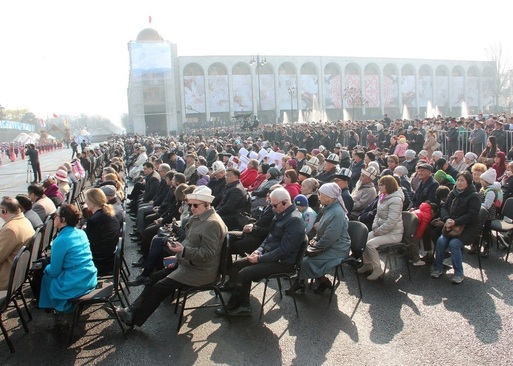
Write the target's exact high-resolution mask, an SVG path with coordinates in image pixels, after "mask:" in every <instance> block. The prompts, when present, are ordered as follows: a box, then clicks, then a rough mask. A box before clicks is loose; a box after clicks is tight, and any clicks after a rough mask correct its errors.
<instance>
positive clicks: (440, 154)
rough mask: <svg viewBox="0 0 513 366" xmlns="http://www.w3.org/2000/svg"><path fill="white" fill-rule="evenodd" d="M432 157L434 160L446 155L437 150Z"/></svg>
mask: <svg viewBox="0 0 513 366" xmlns="http://www.w3.org/2000/svg"><path fill="white" fill-rule="evenodd" d="M431 156H432V157H434V158H441V157H442V156H444V154H443V153H442V152H441V151H439V150H437V151H434V152H433V154H432V155H431Z"/></svg>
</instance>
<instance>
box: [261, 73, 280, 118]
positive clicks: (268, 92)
mask: <svg viewBox="0 0 513 366" xmlns="http://www.w3.org/2000/svg"><path fill="white" fill-rule="evenodd" d="M257 90H258V86H257ZM257 93H258V91H257ZM260 108H261V109H262V110H263V111H274V110H275V109H276V93H275V92H274V75H273V74H260Z"/></svg>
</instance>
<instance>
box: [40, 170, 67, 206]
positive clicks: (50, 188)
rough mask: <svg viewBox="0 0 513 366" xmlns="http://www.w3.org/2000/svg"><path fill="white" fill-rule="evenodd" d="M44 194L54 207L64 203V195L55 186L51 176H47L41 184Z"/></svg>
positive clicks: (55, 183) (55, 181)
mask: <svg viewBox="0 0 513 366" xmlns="http://www.w3.org/2000/svg"><path fill="white" fill-rule="evenodd" d="M43 188H44V189H45V190H44V194H45V196H46V197H48V198H50V199H51V200H52V202H53V203H54V204H55V206H59V205H61V204H62V202H63V201H64V195H63V194H62V193H61V191H60V190H59V187H58V186H57V180H56V179H55V178H54V177H53V176H49V177H48V178H46V179H45V180H44V182H43Z"/></svg>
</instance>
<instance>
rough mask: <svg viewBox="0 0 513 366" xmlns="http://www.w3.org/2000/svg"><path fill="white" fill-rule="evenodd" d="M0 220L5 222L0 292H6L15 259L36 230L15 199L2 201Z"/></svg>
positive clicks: (0, 230)
mask: <svg viewBox="0 0 513 366" xmlns="http://www.w3.org/2000/svg"><path fill="white" fill-rule="evenodd" d="M0 218H1V219H2V220H4V225H3V226H2V227H1V228H0V291H5V290H7V284H8V283H9V273H10V272H11V267H12V263H13V261H14V257H16V254H18V251H19V250H20V248H21V247H22V246H23V245H26V244H27V243H28V242H29V241H30V239H32V236H33V235H34V228H33V227H32V224H31V223H30V221H29V220H28V219H27V218H26V217H25V216H23V212H22V209H21V205H20V204H19V202H18V200H17V199H15V198H13V197H8V196H5V197H3V198H2V200H1V201H0Z"/></svg>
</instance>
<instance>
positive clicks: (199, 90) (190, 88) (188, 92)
mask: <svg viewBox="0 0 513 366" xmlns="http://www.w3.org/2000/svg"><path fill="white" fill-rule="evenodd" d="M183 89H184V101H185V113H186V114H194V113H205V77H204V76H203V75H197V76H184V77H183Z"/></svg>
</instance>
